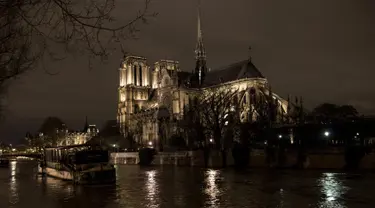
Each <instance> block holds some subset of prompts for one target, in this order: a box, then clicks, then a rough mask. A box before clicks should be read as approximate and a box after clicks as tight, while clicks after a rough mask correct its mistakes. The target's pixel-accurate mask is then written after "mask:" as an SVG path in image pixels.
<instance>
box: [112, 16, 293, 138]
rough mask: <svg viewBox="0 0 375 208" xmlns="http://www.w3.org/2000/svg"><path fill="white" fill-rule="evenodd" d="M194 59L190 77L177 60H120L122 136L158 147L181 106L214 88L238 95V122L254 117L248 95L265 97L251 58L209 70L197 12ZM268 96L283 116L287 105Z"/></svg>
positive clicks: (264, 86) (171, 128)
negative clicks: (230, 91) (239, 119)
mask: <svg viewBox="0 0 375 208" xmlns="http://www.w3.org/2000/svg"><path fill="white" fill-rule="evenodd" d="M195 54H196V57H195V58H196V64H195V65H196V66H195V69H194V70H193V72H191V73H189V72H185V71H182V70H181V69H180V66H179V62H178V61H173V60H160V61H158V62H156V63H154V64H153V65H152V66H150V65H149V64H148V63H147V59H146V58H144V57H140V56H126V57H125V58H124V60H123V62H122V63H121V66H120V68H119V74H120V75H119V78H120V80H119V88H118V93H119V95H118V96H119V103H118V115H117V121H118V123H119V124H120V127H121V132H122V133H123V134H124V135H126V134H127V133H130V132H131V133H132V134H133V135H134V136H135V137H136V140H137V141H138V142H139V143H141V144H149V145H155V144H156V143H158V142H159V137H160V134H161V131H164V133H165V134H166V135H167V137H170V136H171V135H172V134H173V133H174V131H175V129H176V128H175V126H174V125H173V123H176V122H175V121H176V120H179V119H181V118H182V116H183V114H184V107H186V106H188V105H189V103H190V102H191V100H192V98H193V97H194V96H196V95H197V93H210V91H212V90H218V89H219V90H220V89H231V90H236V91H237V92H238V98H239V100H240V102H239V105H241V109H242V110H241V116H240V118H241V121H246V120H249V119H251V118H250V117H252V118H254V117H256V114H253V113H251V115H250V113H249V109H251V106H252V103H251V98H250V97H251V96H250V94H260V93H263V94H264V93H266V94H267V93H269V90H268V89H269V87H268V82H267V79H266V78H265V77H264V76H263V75H262V74H261V73H260V72H259V70H258V69H257V68H256V67H255V66H254V65H253V63H252V62H251V59H247V60H243V61H240V62H238V63H234V64H231V65H228V66H226V67H223V68H221V69H217V70H208V68H207V66H206V52H205V49H204V46H203V36H202V31H201V23H200V15H199V13H198V40H197V45H196V50H195ZM188 71H191V70H188ZM272 94H273V96H272V97H273V98H274V99H275V101H276V102H278V105H277V106H278V109H277V110H278V112H280V114H286V113H287V109H288V108H287V105H288V102H287V101H286V100H284V99H282V98H281V97H279V96H278V95H276V94H274V93H272ZM162 120H163V121H167V122H161V121H162ZM140 121H141V122H140ZM166 123H167V124H166ZM169 124H171V125H169Z"/></svg>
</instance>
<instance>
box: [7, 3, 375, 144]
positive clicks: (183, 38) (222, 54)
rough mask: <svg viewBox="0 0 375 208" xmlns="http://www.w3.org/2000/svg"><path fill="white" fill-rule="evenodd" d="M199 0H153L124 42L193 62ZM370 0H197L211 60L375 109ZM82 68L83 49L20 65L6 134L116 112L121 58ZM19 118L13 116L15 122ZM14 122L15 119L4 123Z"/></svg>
mask: <svg viewBox="0 0 375 208" xmlns="http://www.w3.org/2000/svg"><path fill="white" fill-rule="evenodd" d="M141 2H142V1H139V0H138V1H136V0H126V1H125V0H124V1H118V5H117V6H118V11H117V19H118V20H124V21H125V20H127V19H129V17H130V16H132V15H133V14H134V13H135V11H136V9H135V8H139V7H140V6H141ZM196 5H197V1H185V0H155V1H154V3H153V5H152V7H151V9H152V10H153V11H156V12H159V16H158V17H157V18H156V19H154V20H151V21H150V24H149V25H142V26H140V28H141V29H142V31H141V33H140V34H139V40H129V41H128V42H127V44H126V45H125V50H126V51H128V52H130V53H132V54H136V55H142V56H146V57H147V58H148V62H149V64H152V63H153V62H154V61H157V60H158V59H175V60H178V61H180V63H181V68H182V69H183V70H185V71H191V70H192V69H193V66H194V52H193V51H194V47H195V40H196V34H197V32H196V11H197V10H196ZM374 8H375V5H374V2H373V1H371V0H360V1H352V0H331V1H326V0H306V1H299V0H284V1H280V0H268V1H254V0H232V1H226V0H203V1H202V10H203V11H202V13H203V14H202V18H203V20H202V21H203V22H202V24H203V33H204V42H205V46H206V49H207V53H208V54H207V55H208V64H209V67H210V68H213V69H214V68H217V67H220V66H223V65H226V64H230V63H232V62H235V61H239V60H242V59H245V58H247V57H248V53H249V52H248V46H249V45H251V46H252V48H253V50H252V52H251V53H252V57H253V61H254V63H255V64H256V65H257V67H258V68H259V69H260V70H261V71H262V73H263V74H264V75H265V76H267V77H268V79H269V81H270V82H271V84H272V85H273V88H274V89H275V91H277V92H278V93H280V94H281V95H283V96H285V95H287V94H294V95H298V96H303V97H304V98H305V103H306V105H307V106H310V107H312V106H314V105H316V104H318V103H320V102H325V101H328V102H334V103H341V104H353V105H355V106H356V107H358V108H359V109H360V110H362V111H363V112H364V113H375V107H374V106H375V88H374V85H373V83H372V77H373V76H374V75H375V72H374V69H375V39H374V38H373V37H375V27H374V25H375V13H374ZM121 58H122V57H121V55H120V54H119V53H115V54H113V55H112V56H111V57H110V59H109V61H108V63H107V64H98V65H96V68H95V69H94V70H91V71H90V70H88V68H87V58H85V57H80V56H78V57H76V58H75V59H68V60H66V61H62V62H58V63H56V62H52V63H47V64H46V66H47V68H48V69H51V70H53V71H54V70H57V71H60V74H59V75H57V76H48V75H45V74H44V72H43V71H42V70H38V71H34V72H31V73H28V74H26V75H25V76H23V77H22V78H21V79H19V80H16V81H15V82H14V83H13V84H12V85H11V88H10V89H9V94H8V104H9V106H8V110H7V117H6V120H5V121H4V122H3V128H2V132H3V133H4V135H7V136H8V139H13V138H17V137H20V136H21V135H24V133H25V131H27V130H35V128H36V126H38V125H39V124H40V123H41V122H42V119H43V118H45V117H46V116H49V115H55V116H59V117H61V118H62V119H63V120H64V121H66V122H67V123H68V125H69V126H71V127H72V128H81V126H82V125H83V122H84V117H85V116H86V115H88V116H89V119H90V121H92V122H94V123H97V124H99V125H101V124H102V123H103V122H105V121H106V120H108V119H114V118H115V116H116V106H117V104H116V103H117V92H116V89H117V84H118V78H117V72H118V70H117V69H118V66H119V63H120V60H121ZM18 124H19V125H18ZM10 126H12V128H10Z"/></svg>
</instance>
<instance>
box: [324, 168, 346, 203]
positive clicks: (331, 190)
mask: <svg viewBox="0 0 375 208" xmlns="http://www.w3.org/2000/svg"><path fill="white" fill-rule="evenodd" d="M340 175H342V174H339V173H323V174H322V176H321V178H320V179H319V180H318V183H319V186H320V187H321V192H322V194H323V196H324V199H325V200H322V201H321V202H320V207H340V208H341V207H346V206H345V200H343V196H344V195H345V193H346V192H347V191H348V189H349V188H348V187H347V186H345V184H343V183H342V182H341V181H340V180H339V176H340Z"/></svg>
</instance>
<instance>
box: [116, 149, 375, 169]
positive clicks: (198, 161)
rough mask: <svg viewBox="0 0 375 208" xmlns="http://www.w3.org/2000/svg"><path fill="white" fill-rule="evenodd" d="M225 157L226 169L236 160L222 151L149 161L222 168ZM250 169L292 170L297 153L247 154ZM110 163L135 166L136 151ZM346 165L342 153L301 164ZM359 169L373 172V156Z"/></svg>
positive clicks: (310, 156) (324, 154) (179, 154)
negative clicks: (272, 155)
mask: <svg viewBox="0 0 375 208" xmlns="http://www.w3.org/2000/svg"><path fill="white" fill-rule="evenodd" d="M224 157H225V164H226V166H234V164H235V161H234V158H233V156H232V154H231V152H227V153H226V154H223V153H222V152H221V151H214V150H212V151H210V154H209V156H208V158H207V163H205V156H204V152H203V151H201V150H197V151H179V152H159V153H158V154H156V155H155V156H154V158H153V160H152V162H151V165H172V166H192V167H209V168H221V167H223V161H224ZM249 159H250V160H249V164H248V167H249V168H272V167H277V168H295V167H296V166H297V163H298V153H297V152H296V151H289V152H288V151H287V152H285V153H284V154H283V156H282V159H281V157H280V156H279V155H276V156H275V159H274V160H273V161H271V162H270V160H269V158H267V155H266V153H265V151H264V150H252V151H251V152H250V155H249ZM111 161H112V163H113V164H117V165H137V164H138V163H139V162H140V159H139V154H138V152H118V153H111ZM345 166H346V160H345V153H344V152H342V151H330V152H309V153H307V155H306V159H305V161H304V163H303V165H302V167H303V168H305V169H344V168H345ZM358 168H359V169H375V154H373V153H370V154H367V155H365V156H364V157H363V158H362V159H361V161H360V162H359V165H358Z"/></svg>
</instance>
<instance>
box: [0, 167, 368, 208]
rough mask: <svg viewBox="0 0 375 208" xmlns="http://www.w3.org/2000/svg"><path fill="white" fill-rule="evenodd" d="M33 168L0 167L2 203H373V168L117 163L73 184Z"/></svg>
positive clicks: (296, 206) (91, 207)
mask: <svg viewBox="0 0 375 208" xmlns="http://www.w3.org/2000/svg"><path fill="white" fill-rule="evenodd" d="M35 168H36V163H35V162H34V161H25V160H19V161H12V163H11V165H10V167H9V168H0V207H1V208H3V207H4V208H5V207H22V208H42V207H48V208H53V207H69V208H73V207H88V208H99V207H100V208H104V207H108V208H112V207H127V208H128V207H129V208H132V207H135V208H138V207H147V208H153V207H166V208H172V207H189V208H190V207H224V208H226V207H246V208H253V207H256V208H258V207H291V208H300V207H354V208H360V207H375V195H374V190H375V174H374V173H356V174H354V173H351V174H349V173H334V172H326V171H282V170H268V171H267V170H263V171H261V170H248V171H245V172H238V171H235V170H214V169H200V168H189V167H186V168H185V167H148V168H141V167H139V166H118V167H117V175H118V179H117V183H116V184H115V185H105V186H104V185H102V186H74V185H72V184H70V183H68V182H63V181H60V180H57V179H53V178H49V177H41V176H38V175H37V174H36V173H35V170H36V169H35Z"/></svg>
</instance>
